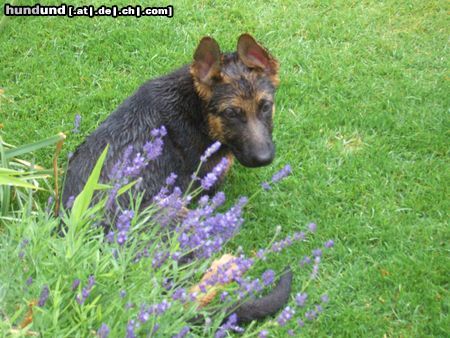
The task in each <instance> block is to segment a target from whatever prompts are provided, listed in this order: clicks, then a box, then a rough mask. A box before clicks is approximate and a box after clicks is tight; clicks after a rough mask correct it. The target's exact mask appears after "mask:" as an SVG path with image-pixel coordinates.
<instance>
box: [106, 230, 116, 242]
mask: <svg viewBox="0 0 450 338" xmlns="http://www.w3.org/2000/svg"><path fill="white" fill-rule="evenodd" d="M114 235H115V233H114V231H112V230H110V231H109V232H108V233H107V234H106V236H105V239H106V241H107V242H108V243H114Z"/></svg>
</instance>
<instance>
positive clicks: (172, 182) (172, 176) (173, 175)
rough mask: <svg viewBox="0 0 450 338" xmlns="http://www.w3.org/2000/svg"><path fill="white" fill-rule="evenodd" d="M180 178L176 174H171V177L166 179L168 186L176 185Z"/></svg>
mask: <svg viewBox="0 0 450 338" xmlns="http://www.w3.org/2000/svg"><path fill="white" fill-rule="evenodd" d="M177 178H178V176H177V175H176V174H174V173H171V174H170V175H169V177H167V178H166V185H174V184H175V181H176V179H177Z"/></svg>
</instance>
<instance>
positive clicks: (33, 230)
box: [0, 127, 334, 337]
mask: <svg viewBox="0 0 450 338" xmlns="http://www.w3.org/2000/svg"><path fill="white" fill-rule="evenodd" d="M165 135H166V131H165V129H164V127H161V128H160V129H157V130H155V131H153V132H152V137H153V138H152V140H150V141H149V142H148V143H147V144H146V145H145V146H144V149H141V150H137V149H133V148H131V147H130V148H128V149H127V150H126V151H125V153H124V155H123V158H122V159H121V160H120V161H119V162H117V164H116V165H115V167H114V170H113V171H112V173H111V175H110V179H111V183H110V185H109V189H108V190H107V191H106V193H105V189H104V188H105V185H104V184H99V183H98V179H99V175H100V170H101V167H102V164H103V161H104V159H105V157H106V151H107V149H106V150H105V152H104V153H103V154H102V156H101V157H100V159H99V161H98V163H97V165H96V167H95V168H94V170H93V172H92V175H91V177H90V178H89V180H88V183H87V184H86V187H85V188H84V190H83V191H82V192H81V194H80V195H79V196H77V197H76V198H74V199H73V205H72V206H71V208H70V210H63V212H62V216H61V217H62V221H63V222H64V223H65V224H66V225H67V227H66V229H67V230H65V236H58V235H57V234H56V231H55V229H58V227H59V223H60V221H59V220H58V219H55V218H53V217H52V216H50V215H49V214H48V213H46V212H45V211H42V212H40V213H39V214H38V215H37V216H36V217H34V218H29V219H27V220H26V221H25V222H23V224H22V226H20V227H18V226H17V224H14V223H11V224H8V225H7V228H6V229H7V233H8V236H6V237H3V238H2V239H0V241H2V242H5V241H9V242H8V243H7V244H8V245H5V246H3V245H0V254H1V255H2V257H7V261H8V262H13V259H14V261H17V257H19V264H18V265H17V266H16V267H15V268H13V267H12V266H10V270H11V271H12V273H10V274H9V277H8V280H6V279H4V278H3V277H0V278H2V280H0V281H1V282H2V284H1V285H2V286H3V288H2V290H7V291H10V292H2V293H0V304H6V306H5V307H2V313H5V314H8V315H4V316H3V317H2V327H3V328H6V330H8V331H9V332H22V333H24V334H42V335H57V336H60V335H63V336H66V335H68V336H70V335H77V334H78V335H89V334H92V333H93V332H94V333H95V334H96V335H97V336H99V337H108V335H111V336H126V337H138V336H151V337H157V336H158V337H185V336H189V337H191V336H205V337H212V336H214V337H226V336H228V335H230V334H233V333H238V334H240V335H243V336H244V337H252V336H258V337H268V336H271V335H273V334H276V332H278V331H280V330H285V329H287V331H286V332H287V333H288V334H291V335H297V334H298V333H299V332H300V330H301V328H302V327H303V325H304V324H305V323H307V322H310V321H313V320H315V319H317V318H318V316H319V315H320V314H321V313H322V312H323V310H324V307H325V305H326V303H327V302H328V296H327V295H326V294H324V295H322V296H321V298H320V299H319V300H318V301H314V299H313V297H311V296H310V295H309V293H308V291H307V289H308V286H309V284H310V283H312V282H313V281H314V280H315V279H317V278H318V275H319V266H320V263H321V259H322V257H323V254H324V253H323V250H327V249H329V248H331V247H332V246H333V245H334V242H333V241H331V240H330V241H327V242H326V243H324V245H323V248H316V249H315V250H313V251H312V252H311V254H310V255H308V256H305V257H304V258H302V259H301V260H300V261H295V260H292V261H291V262H290V264H291V265H297V266H298V269H301V270H306V274H308V278H307V281H306V282H305V283H303V284H302V287H301V290H300V291H299V292H298V293H297V294H295V295H293V297H292V298H293V299H292V301H291V302H290V303H289V305H288V306H287V307H286V308H285V309H284V310H282V311H281V312H280V314H279V315H278V316H277V317H276V318H273V319H269V320H266V321H265V322H263V323H262V324H260V325H255V324H251V325H249V326H247V327H240V326H239V325H237V322H236V316H235V315H233V306H234V305H235V304H237V303H238V302H239V301H242V300H244V299H247V298H249V297H258V296H259V295H260V294H261V293H263V292H264V291H265V290H266V289H267V288H270V286H271V285H273V283H274V281H275V280H276V279H277V274H276V272H275V271H274V270H272V269H270V268H268V269H265V270H264V272H263V273H262V274H259V276H258V275H256V272H255V268H256V270H257V269H258V265H263V266H266V267H267V266H268V262H269V261H270V257H271V256H273V255H278V254H280V253H281V252H283V251H284V250H286V249H287V248H288V247H290V246H292V245H296V244H297V243H300V242H305V241H309V240H310V239H311V238H312V236H313V235H314V233H315V232H316V229H317V226H316V225H315V224H314V223H311V224H309V225H308V227H307V228H306V229H305V230H304V231H300V232H296V233H294V234H292V235H288V236H286V237H284V238H281V239H280V238H279V237H280V234H281V229H280V227H277V228H276V231H275V234H274V235H273V238H272V240H271V241H270V243H269V245H268V246H267V247H265V248H260V249H258V248H254V249H255V251H256V250H257V253H256V254H255V255H245V254H243V253H239V254H235V255H231V254H225V255H224V253H225V252H226V251H227V250H226V248H227V243H228V242H229V241H230V240H232V238H233V237H234V235H235V234H236V233H237V232H238V231H239V229H240V227H241V226H242V224H243V222H244V218H243V212H244V209H245V206H246V204H247V203H248V201H249V199H247V198H245V197H241V198H239V199H238V201H237V202H236V203H234V204H233V205H232V206H231V207H230V208H228V209H227V208H225V207H224V203H225V200H226V198H225V194H224V193H223V192H218V193H216V194H215V195H213V196H212V197H209V196H208V195H203V196H202V193H203V192H204V191H207V190H209V189H211V188H212V187H213V186H214V185H215V184H216V182H217V181H218V179H219V177H220V176H221V175H222V173H223V171H224V169H225V167H226V165H227V160H226V159H225V158H224V159H222V161H220V162H219V164H218V165H217V166H216V167H214V168H213V170H212V171H211V172H210V173H208V174H206V175H205V176H204V177H198V174H199V172H200V168H201V166H202V165H203V164H204V163H205V162H206V160H207V159H208V158H209V157H210V156H211V155H212V154H213V153H214V152H216V151H217V150H218V149H219V148H220V143H214V144H213V145H212V146H211V147H210V148H208V149H207V150H206V152H205V154H204V155H203V156H202V157H201V159H200V164H199V168H198V170H197V171H196V172H195V173H194V174H193V180H192V184H191V185H190V187H189V189H188V190H187V191H185V192H182V191H181V190H180V189H179V188H178V187H176V186H175V185H174V183H175V179H176V174H175V173H173V174H171V175H170V176H169V177H168V178H167V180H166V184H165V186H164V187H162V188H161V190H160V192H159V193H158V194H157V195H156V196H155V197H154V198H153V203H152V204H151V205H149V206H147V207H145V208H141V207H140V201H141V200H142V192H140V191H139V176H140V173H141V172H142V170H145V167H146V165H147V164H148V163H149V162H150V161H152V160H154V159H155V158H156V157H157V156H158V155H159V154H161V152H162V150H163V143H164V142H163V138H164V136H165ZM291 172H292V170H291V168H290V167H289V166H286V167H284V168H283V169H282V170H281V171H280V172H278V173H276V174H275V175H274V176H273V177H272V180H271V181H270V183H265V184H263V188H264V190H268V189H269V188H270V189H272V188H273V186H274V184H276V183H277V182H279V181H280V180H281V179H283V178H285V177H286V176H288V175H289V174H290V173H291ZM123 194H128V196H129V200H131V201H132V203H131V204H130V205H127V206H126V208H124V207H123V205H121V203H120V198H121V195H123ZM94 196H97V197H96V198H95V199H94ZM196 198H197V202H194V201H195V200H196ZM93 201H95V202H93ZM111 211H113V212H111ZM105 212H106V213H107V214H105ZM105 219H106V220H107V221H108V222H109V223H110V224H108V226H109V228H110V230H109V231H107V232H104V229H103V226H101V224H102V222H105ZM5 238H6V239H5ZM15 241H17V243H18V244H17V245H14V244H13V243H14V242H15ZM24 243H26V244H24ZM2 244H4V243H2ZM219 257H221V258H220V259H219V260H218V258H219ZM8 264H12V263H8ZM2 276H3V271H2ZM4 285H6V287H4ZM12 285H16V286H17V285H22V286H21V287H17V289H16V287H13V286H12ZM18 289H20V292H21V293H22V294H21V297H17V293H18V292H17V291H18ZM14 291H15V292H14ZM36 302H37V303H36ZM35 304H37V305H38V308H39V309H37V308H36V306H35ZM198 318H201V320H195V319H198Z"/></svg>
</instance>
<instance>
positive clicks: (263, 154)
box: [253, 146, 275, 166]
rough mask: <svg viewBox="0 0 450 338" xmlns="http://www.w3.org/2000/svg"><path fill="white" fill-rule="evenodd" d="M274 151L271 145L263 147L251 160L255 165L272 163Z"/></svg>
mask: <svg viewBox="0 0 450 338" xmlns="http://www.w3.org/2000/svg"><path fill="white" fill-rule="evenodd" d="M274 155H275V152H274V149H273V146H272V147H270V148H267V149H265V150H264V151H259V152H257V153H256V154H255V156H254V158H253V161H254V162H255V164H256V165H257V166H264V165H268V164H270V163H272V161H273V158H274Z"/></svg>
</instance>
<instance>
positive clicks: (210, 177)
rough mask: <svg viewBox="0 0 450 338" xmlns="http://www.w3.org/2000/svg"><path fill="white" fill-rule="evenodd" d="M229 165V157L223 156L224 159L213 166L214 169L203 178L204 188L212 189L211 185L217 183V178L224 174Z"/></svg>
mask: <svg viewBox="0 0 450 338" xmlns="http://www.w3.org/2000/svg"><path fill="white" fill-rule="evenodd" d="M227 167H228V159H227V158H226V157H222V160H221V161H220V162H219V163H218V164H217V165H216V166H215V167H214V168H213V170H212V171H211V172H210V173H208V174H206V176H205V177H203V178H202V180H201V185H202V188H203V189H205V190H209V189H211V187H212V186H213V185H214V184H216V182H217V180H218V179H219V178H220V177H221V176H222V174H223V173H224V172H225V170H226V169H227Z"/></svg>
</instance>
